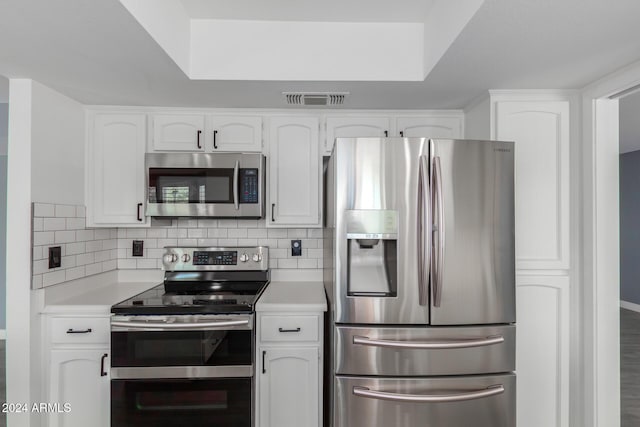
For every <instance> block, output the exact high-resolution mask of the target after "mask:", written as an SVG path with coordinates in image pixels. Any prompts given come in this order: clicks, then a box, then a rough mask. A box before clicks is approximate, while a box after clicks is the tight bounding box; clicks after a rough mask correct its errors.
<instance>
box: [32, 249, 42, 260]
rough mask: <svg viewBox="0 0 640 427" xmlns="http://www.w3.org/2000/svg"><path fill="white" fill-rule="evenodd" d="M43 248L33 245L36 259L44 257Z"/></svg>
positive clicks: (34, 258)
mask: <svg viewBox="0 0 640 427" xmlns="http://www.w3.org/2000/svg"><path fill="white" fill-rule="evenodd" d="M42 249H43V248H42V246H34V247H33V255H32V257H33V260H34V261H37V260H39V259H43V258H44V256H43V255H42V253H43V251H42Z"/></svg>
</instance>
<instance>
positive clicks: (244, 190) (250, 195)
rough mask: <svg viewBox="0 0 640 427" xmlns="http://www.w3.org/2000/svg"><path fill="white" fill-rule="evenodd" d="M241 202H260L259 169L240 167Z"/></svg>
mask: <svg viewBox="0 0 640 427" xmlns="http://www.w3.org/2000/svg"><path fill="white" fill-rule="evenodd" d="M240 203H258V169H240Z"/></svg>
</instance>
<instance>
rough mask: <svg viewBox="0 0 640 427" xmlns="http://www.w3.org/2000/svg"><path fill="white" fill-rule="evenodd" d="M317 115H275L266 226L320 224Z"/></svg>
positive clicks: (272, 119) (270, 153)
mask: <svg viewBox="0 0 640 427" xmlns="http://www.w3.org/2000/svg"><path fill="white" fill-rule="evenodd" d="M318 133H319V121H318V118H317V117H272V118H271V119H270V124H269V149H268V155H267V164H268V167H267V170H268V171H269V172H268V174H269V175H268V186H269V194H268V199H267V201H268V204H267V226H268V227H285V226H307V227H319V226H320V194H321V193H320V147H319V139H318Z"/></svg>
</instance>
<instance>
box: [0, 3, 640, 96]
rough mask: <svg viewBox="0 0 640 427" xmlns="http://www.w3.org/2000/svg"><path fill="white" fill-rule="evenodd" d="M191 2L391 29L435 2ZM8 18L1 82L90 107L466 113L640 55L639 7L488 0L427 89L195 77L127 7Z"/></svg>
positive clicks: (25, 9) (36, 6)
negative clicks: (333, 107)
mask: <svg viewBox="0 0 640 427" xmlns="http://www.w3.org/2000/svg"><path fill="white" fill-rule="evenodd" d="M183 1H184V4H185V8H186V10H187V13H189V14H191V13H194V14H195V13H197V14H200V13H208V14H211V16H213V15H216V14H218V13H219V14H220V15H219V16H218V15H217V16H215V18H233V19H243V18H246V19H256V18H260V19H265V20H267V19H276V18H277V19H296V20H304V19H314V16H317V19H325V20H330V19H334V20H337V19H339V18H340V17H341V16H343V15H342V14H343V12H344V17H345V19H347V18H348V19H349V20H355V19H357V17H358V15H359V14H361V18H360V19H363V20H377V19H378V18H381V17H388V18H385V19H387V21H388V22H405V20H408V19H410V14H409V13H408V11H409V10H411V11H412V13H413V11H414V10H416V9H415V8H420V7H421V3H425V2H420V1H419V0H415V1H412V0H403V1H402V3H403V4H402V6H403V7H399V6H398V4H399V3H398V2H394V3H391V2H387V1H382V0H372V1H368V2H366V1H364V0H351V1H349V2H344V1H342V2H338V1H337V0H330V1H329V2H317V1H316V2H313V1H310V0H304V1H303V4H304V7H301V8H289V7H288V4H289V3H293V1H294V0H290V1H287V0H273V2H269V3H268V4H269V5H272V3H273V4H275V5H278V7H275V8H274V9H272V8H271V7H269V8H265V7H264V5H263V4H264V3H265V2H264V0H263V1H260V0H247V1H244V2H239V1H237V0H236V1H235V2H234V1H231V0H229V1H227V0H211V1H206V0H201V1H199V0H183ZM300 1H302V0H300ZM300 1H296V2H295V3H296V4H297V5H299V4H300ZM345 3H346V4H347V5H348V6H345V5H344V4H345ZM211 4H214V5H215V6H216V7H215V8H213V7H211ZM363 4H364V5H363ZM320 5H328V6H327V7H326V10H322V9H323V7H321V6H320ZM329 6H331V7H329ZM405 6H406V8H407V9H406V10H402V11H400V10H399V9H404V7H405ZM412 8H413V9H412ZM294 9H295V10H294ZM0 10H1V12H2V13H0V40H2V42H1V43H0V75H4V76H7V77H10V78H11V77H15V78H22V77H24V78H33V79H35V80H38V81H40V82H41V83H43V84H45V85H47V86H50V87H52V88H54V89H56V90H58V91H59V92H61V93H64V94H66V95H68V96H70V97H72V98H74V99H77V100H78V101H80V102H82V103H86V104H113V105H158V106H192V107H261V108H265V107H266V108H268V107H275V108H283V107H286V105H285V104H284V102H283V97H282V94H281V92H284V91H310V92H324V91H346V92H350V96H349V97H348V99H347V102H346V103H345V108H385V109H404V108H463V107H465V106H466V105H468V104H469V103H471V102H472V101H473V100H475V99H476V98H478V97H479V96H482V95H483V94H485V93H486V91H487V90H488V89H549V88H554V89H572V88H581V87H583V86H585V85H587V84H588V83H590V82H592V81H594V80H596V79H598V78H600V77H602V76H603V75H605V74H607V73H609V72H611V71H613V70H616V69H619V68H621V67H623V66H625V65H628V64H630V63H632V62H635V61H637V60H638V59H640V26H639V25H637V17H638V16H640V2H638V1H637V0H486V1H485V2H484V4H483V5H482V6H481V7H480V9H479V10H478V12H477V13H476V14H475V15H474V16H473V18H472V19H471V21H470V22H469V23H468V24H467V26H466V27H465V28H464V29H463V31H462V33H461V34H460V35H459V36H458V37H457V39H456V40H455V41H454V42H453V44H452V45H451V47H450V48H449V49H448V50H447V51H446V53H445V54H444V55H443V56H442V58H441V59H440V61H439V62H438V63H437V64H436V66H435V67H434V68H433V70H432V71H431V72H430V73H429V75H428V76H427V78H426V79H425V80H424V81H417V82H377V81H369V82H359V81H353V82H345V81H331V82H327V81H324V82H323V81H242V80H240V81H227V80H219V81H204V80H193V81H192V80H190V79H189V78H187V76H186V75H185V74H184V73H183V72H182V70H181V69H180V68H179V67H178V66H177V65H176V64H175V63H174V62H173V61H172V60H171V59H170V58H169V56H168V55H167V54H166V53H165V52H164V50H163V49H162V48H160V46H158V44H157V43H156V42H155V41H154V40H153V38H152V37H151V36H150V35H149V34H148V33H147V32H146V31H145V30H144V29H143V28H142V27H141V26H140V25H139V24H138V23H137V21H136V20H135V19H134V18H133V17H132V16H131V14H129V13H128V11H127V10H126V9H125V8H124V7H123V6H122V4H121V3H120V2H119V1H118V0H92V1H90V2H87V1H85V0H49V1H43V0H0ZM394 20H395V21H394ZM398 49H402V46H398ZM220 60H221V61H223V60H224V58H220ZM380 61H385V52H381V55H380ZM260 65H261V64H260V63H256V64H255V67H260ZM339 66H340V64H339V63H337V64H336V67H339ZM398 66H400V67H401V66H402V63H401V62H400V61H398ZM1 89H2V85H1V84H0V90H1ZM1 96H2V95H1V94H0V97H1ZM0 99H1V98H0Z"/></svg>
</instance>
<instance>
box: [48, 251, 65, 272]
mask: <svg viewBox="0 0 640 427" xmlns="http://www.w3.org/2000/svg"><path fill="white" fill-rule="evenodd" d="M61 265H62V247H60V246H52V247H50V248H49V268H58V267H60V266H61Z"/></svg>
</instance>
